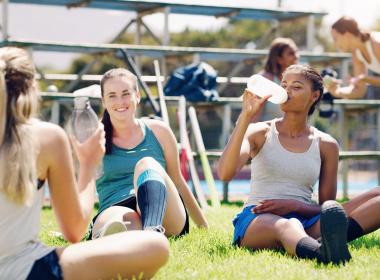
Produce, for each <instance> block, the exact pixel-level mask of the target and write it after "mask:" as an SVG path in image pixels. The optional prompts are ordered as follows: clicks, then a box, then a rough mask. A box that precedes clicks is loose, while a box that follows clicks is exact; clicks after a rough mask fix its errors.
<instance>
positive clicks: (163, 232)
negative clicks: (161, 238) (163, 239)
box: [144, 225, 165, 234]
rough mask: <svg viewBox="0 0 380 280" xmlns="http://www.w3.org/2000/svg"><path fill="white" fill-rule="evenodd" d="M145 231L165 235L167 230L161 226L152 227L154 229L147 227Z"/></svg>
mask: <svg viewBox="0 0 380 280" xmlns="http://www.w3.org/2000/svg"><path fill="white" fill-rule="evenodd" d="M144 230H150V231H155V232H158V233H162V234H165V228H164V227H163V226H161V225H159V226H152V227H146V228H144Z"/></svg>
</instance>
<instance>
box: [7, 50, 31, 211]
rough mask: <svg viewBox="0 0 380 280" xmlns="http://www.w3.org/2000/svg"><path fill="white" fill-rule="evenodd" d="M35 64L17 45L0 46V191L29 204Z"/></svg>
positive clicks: (13, 199)
mask: <svg viewBox="0 0 380 280" xmlns="http://www.w3.org/2000/svg"><path fill="white" fill-rule="evenodd" d="M37 104H38V97H37V94H36V93H35V67H34V64H33V62H32V60H31V58H30V57H29V55H28V53H27V52H26V51H25V50H23V49H20V48H15V47H4V48H0V170H1V173H0V191H1V192H3V193H4V194H5V195H6V197H7V198H8V199H10V200H11V201H13V202H16V203H18V204H30V203H31V202H32V200H33V194H34V192H35V191H34V189H35V188H36V183H37V171H36V169H37V168H36V145H35V141H34V137H33V133H32V131H31V118H32V117H33V116H34V114H35V112H36V111H37Z"/></svg>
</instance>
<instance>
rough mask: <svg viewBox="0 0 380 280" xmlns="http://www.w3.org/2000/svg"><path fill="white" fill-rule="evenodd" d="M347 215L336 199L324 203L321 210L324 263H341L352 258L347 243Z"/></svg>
mask: <svg viewBox="0 0 380 280" xmlns="http://www.w3.org/2000/svg"><path fill="white" fill-rule="evenodd" d="M347 225H348V221H347V216H346V212H345V211H344V209H343V207H342V206H341V205H340V204H339V203H338V202H336V201H334V200H329V201H326V202H325V203H323V205H322V211H321V238H322V240H321V241H322V242H321V248H320V250H321V255H322V261H323V262H324V263H330V262H331V263H333V264H341V263H343V264H344V263H345V262H347V261H349V260H350V259H351V255H350V252H349V250H348V245H347Z"/></svg>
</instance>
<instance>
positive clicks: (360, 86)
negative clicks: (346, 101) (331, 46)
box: [326, 16, 380, 98]
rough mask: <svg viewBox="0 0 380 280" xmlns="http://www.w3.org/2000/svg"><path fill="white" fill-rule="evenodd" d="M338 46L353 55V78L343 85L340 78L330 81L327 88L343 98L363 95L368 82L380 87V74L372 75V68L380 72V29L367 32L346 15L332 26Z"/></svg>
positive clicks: (334, 94)
mask: <svg viewBox="0 0 380 280" xmlns="http://www.w3.org/2000/svg"><path fill="white" fill-rule="evenodd" d="M331 35H332V37H333V39H334V43H335V45H336V47H337V48H338V49H339V50H341V51H343V52H350V53H351V55H352V68H353V78H351V79H350V83H349V85H348V86H344V87H341V86H340V84H339V82H338V81H337V80H333V81H331V82H329V83H328V84H326V87H327V90H328V91H329V92H330V93H331V94H332V95H333V96H335V97H339V98H362V97H363V96H364V95H365V94H366V91H367V84H370V85H373V86H376V87H380V77H375V76H370V75H368V70H371V71H373V72H374V73H377V74H380V32H365V31H363V30H361V29H359V26H358V23H357V22H356V21H355V20H354V19H353V18H350V17H347V16H344V17H342V18H340V19H339V20H338V21H336V22H335V23H334V24H333V25H332V27H331Z"/></svg>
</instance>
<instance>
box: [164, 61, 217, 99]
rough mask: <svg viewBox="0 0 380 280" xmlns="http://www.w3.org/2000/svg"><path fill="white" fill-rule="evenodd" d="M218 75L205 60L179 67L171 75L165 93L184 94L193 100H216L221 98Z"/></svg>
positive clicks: (172, 94)
mask: <svg viewBox="0 0 380 280" xmlns="http://www.w3.org/2000/svg"><path fill="white" fill-rule="evenodd" d="M217 76H218V75H217V73H216V71H215V70H214V68H212V67H211V66H210V65H209V64H207V63H205V62H200V63H193V64H190V65H187V66H183V67H179V68H177V69H176V70H174V72H173V73H172V74H171V76H170V77H169V80H168V81H167V83H166V85H165V87H164V93H165V95H168V96H180V95H183V96H185V98H186V100H188V101H191V102H197V101H216V100H217V99H218V98H219V94H218V92H217V90H216V78H217Z"/></svg>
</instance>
